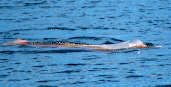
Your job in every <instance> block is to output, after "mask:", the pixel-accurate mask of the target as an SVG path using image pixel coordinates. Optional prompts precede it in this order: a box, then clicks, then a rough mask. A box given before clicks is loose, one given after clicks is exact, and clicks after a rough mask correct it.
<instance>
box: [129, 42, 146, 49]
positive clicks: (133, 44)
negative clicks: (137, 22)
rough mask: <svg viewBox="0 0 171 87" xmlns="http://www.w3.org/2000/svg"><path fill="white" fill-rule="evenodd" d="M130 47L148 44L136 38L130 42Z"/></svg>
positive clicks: (140, 46) (142, 46) (144, 46)
mask: <svg viewBox="0 0 171 87" xmlns="http://www.w3.org/2000/svg"><path fill="white" fill-rule="evenodd" d="M129 47H130V48H147V45H146V44H144V43H143V42H142V41H141V40H135V41H133V42H131V43H130V44H129Z"/></svg>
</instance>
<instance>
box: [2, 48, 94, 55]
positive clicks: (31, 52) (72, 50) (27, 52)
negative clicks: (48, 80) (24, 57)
mask: <svg viewBox="0 0 171 87" xmlns="http://www.w3.org/2000/svg"><path fill="white" fill-rule="evenodd" d="M73 52H91V51H90V50H81V49H77V50H76V49H63V50H45V51H40V50H33V51H0V53H2V54H15V53H21V54H36V53H73Z"/></svg>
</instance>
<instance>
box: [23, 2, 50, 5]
mask: <svg viewBox="0 0 171 87" xmlns="http://www.w3.org/2000/svg"><path fill="white" fill-rule="evenodd" d="M46 3H47V2H46V1H41V2H25V3H24V6H35V5H42V4H46Z"/></svg>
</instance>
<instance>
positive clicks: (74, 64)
mask: <svg viewBox="0 0 171 87" xmlns="http://www.w3.org/2000/svg"><path fill="white" fill-rule="evenodd" d="M65 65H66V66H85V65H86V64H83V63H70V64H65Z"/></svg>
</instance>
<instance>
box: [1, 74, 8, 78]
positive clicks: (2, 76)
mask: <svg viewBox="0 0 171 87" xmlns="http://www.w3.org/2000/svg"><path fill="white" fill-rule="evenodd" d="M6 77H8V75H6V74H4V75H0V78H6Z"/></svg>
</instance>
